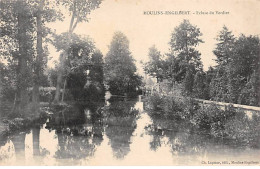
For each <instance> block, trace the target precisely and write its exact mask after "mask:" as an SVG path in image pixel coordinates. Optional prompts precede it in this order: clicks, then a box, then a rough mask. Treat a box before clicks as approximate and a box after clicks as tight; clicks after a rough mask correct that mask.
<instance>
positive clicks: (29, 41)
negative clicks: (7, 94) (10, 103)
mask: <svg viewBox="0 0 260 169" xmlns="http://www.w3.org/2000/svg"><path fill="white" fill-rule="evenodd" d="M30 2H31V1H28V2H27V1H22V0H20V1H1V2H0V3H1V4H0V6H1V43H2V44H3V46H2V48H1V55H2V56H4V58H5V59H7V60H8V61H9V62H11V63H12V64H13V65H15V66H16V100H15V104H14V109H13V111H14V112H18V113H21V112H22V110H23V109H24V108H25V107H26V105H27V103H28V101H29V96H28V91H27V88H28V86H29V85H30V83H31V80H30V79H31V75H32V72H31V69H30V68H31V65H32V58H33V57H34V49H33V42H34V41H33V32H34V31H35V28H34V20H33V10H32V6H31V3H30Z"/></svg>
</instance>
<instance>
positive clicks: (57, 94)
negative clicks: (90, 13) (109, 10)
mask: <svg viewBox="0 0 260 169" xmlns="http://www.w3.org/2000/svg"><path fill="white" fill-rule="evenodd" d="M73 3H74V9H73V12H72V16H71V20H70V26H69V31H68V44H69V45H70V43H71V36H72V33H73V30H74V29H75V28H76V26H77V23H78V19H77V20H76V22H75V23H74V19H75V17H76V4H75V3H76V1H74V2H73ZM68 49H69V46H67V48H66V49H65V50H64V52H63V54H61V55H60V66H59V69H58V78H57V85H56V92H55V97H54V100H53V103H54V104H57V103H58V102H59V101H60V89H61V85H62V84H61V83H62V76H63V74H64V72H65V61H66V58H68V57H67V56H68ZM63 97H64V96H62V101H63V99H64V98H63Z"/></svg>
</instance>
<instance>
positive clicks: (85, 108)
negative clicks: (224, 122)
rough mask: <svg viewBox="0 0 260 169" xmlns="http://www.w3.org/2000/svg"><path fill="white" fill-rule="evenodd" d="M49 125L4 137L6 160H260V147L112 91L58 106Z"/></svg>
mask: <svg viewBox="0 0 260 169" xmlns="http://www.w3.org/2000/svg"><path fill="white" fill-rule="evenodd" d="M52 111H53V116H52V117H50V118H49V120H48V121H47V122H46V124H44V125H43V126H40V125H38V126H34V127H33V128H32V129H31V130H30V131H29V132H27V131H26V132H20V133H17V134H15V135H10V136H7V137H6V138H1V145H0V165H117V164H118V165H191V164H192V165H201V161H208V160H211V161H212V160H219V161H220V160H227V159H229V160H242V161H244V160H259V158H258V157H259V153H260V150H259V149H251V148H249V147H247V146H241V145H240V146H234V144H233V142H232V141H231V140H225V139H221V138H219V139H214V138H212V137H210V136H209V135H207V134H206V133H205V132H203V131H199V130H197V129H194V128H193V127H192V126H190V125H189V124H186V123H185V122H184V121H175V120H174V119H170V118H167V117H162V116H158V115H151V114H150V113H149V112H147V111H146V110H143V102H141V101H140V100H138V99H133V100H129V99H126V98H122V97H111V96H109V97H108V96H107V99H106V100H104V101H103V102H92V103H91V102H88V103H84V104H79V103H77V104H74V105H69V106H67V107H65V108H64V107H63V108H61V107H56V108H53V109H52Z"/></svg>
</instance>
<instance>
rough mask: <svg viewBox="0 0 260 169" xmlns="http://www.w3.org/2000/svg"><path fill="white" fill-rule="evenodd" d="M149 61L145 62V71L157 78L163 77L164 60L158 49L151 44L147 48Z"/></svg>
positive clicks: (164, 71)
mask: <svg viewBox="0 0 260 169" xmlns="http://www.w3.org/2000/svg"><path fill="white" fill-rule="evenodd" d="M148 55H149V62H147V63H145V65H144V71H145V73H147V74H149V75H151V76H153V77H156V78H157V80H158V79H163V78H164V77H165V73H166V70H165V62H164V60H163V58H162V57H163V56H162V55H161V53H160V51H158V49H157V48H156V47H155V45H153V46H152V47H150V48H149V54H148Z"/></svg>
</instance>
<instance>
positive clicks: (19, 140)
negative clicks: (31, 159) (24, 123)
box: [11, 132, 26, 162]
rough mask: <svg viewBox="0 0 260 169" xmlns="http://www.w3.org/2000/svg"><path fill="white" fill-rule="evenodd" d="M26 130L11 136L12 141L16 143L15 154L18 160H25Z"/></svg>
mask: <svg viewBox="0 0 260 169" xmlns="http://www.w3.org/2000/svg"><path fill="white" fill-rule="evenodd" d="M25 136H26V133H25V132H20V133H18V134H15V135H13V136H12V137H11V141H12V142H13V144H14V149H15V156H16V160H17V161H21V162H22V161H24V160H25Z"/></svg>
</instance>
